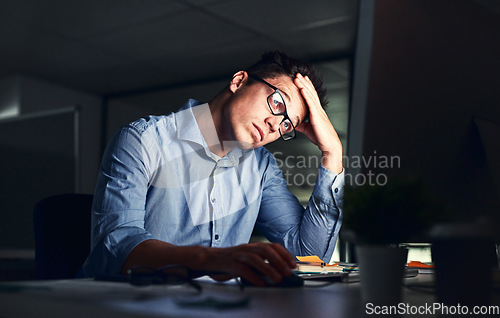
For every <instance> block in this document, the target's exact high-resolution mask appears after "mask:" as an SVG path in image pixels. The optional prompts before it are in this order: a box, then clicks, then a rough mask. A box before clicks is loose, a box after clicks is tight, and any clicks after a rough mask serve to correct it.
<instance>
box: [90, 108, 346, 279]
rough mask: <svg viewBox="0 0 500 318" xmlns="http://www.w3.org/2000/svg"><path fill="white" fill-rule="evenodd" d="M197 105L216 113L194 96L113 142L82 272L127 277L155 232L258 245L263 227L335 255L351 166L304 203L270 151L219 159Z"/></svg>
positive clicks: (284, 240)
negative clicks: (128, 263)
mask: <svg viewBox="0 0 500 318" xmlns="http://www.w3.org/2000/svg"><path fill="white" fill-rule="evenodd" d="M193 110H196V111H198V112H206V111H208V112H209V110H208V104H200V103H199V102H197V101H195V100H189V102H188V103H187V104H186V105H185V106H184V107H183V108H181V110H180V111H179V112H177V113H172V114H170V115H167V116H150V117H148V118H147V119H140V120H138V121H136V122H133V123H131V124H129V125H128V126H125V127H124V128H122V129H121V130H120V131H119V132H118V133H117V134H116V135H115V136H114V138H113V139H112V141H111V142H110V143H109V145H108V147H107V149H106V152H105V154H104V157H103V161H102V164H101V168H100V171H99V176H98V182H97V186H96V190H95V197H94V203H93V207H92V235H91V253H90V255H89V257H88V259H87V261H86V262H85V264H84V266H83V268H82V269H83V271H81V276H98V275H118V274H119V273H120V271H121V268H122V265H123V263H124V261H125V259H126V257H127V256H128V254H129V253H130V252H131V251H132V250H133V249H134V248H135V247H136V246H137V245H138V244H139V243H141V242H143V241H145V240H148V239H158V240H162V241H165V242H169V243H171V244H176V245H184V246H188V245H202V246H210V247H228V246H234V245H238V244H244V243H248V242H249V239H250V236H251V234H252V231H253V229H254V226H256V227H257V229H258V230H259V231H260V232H261V233H262V234H263V235H265V236H266V237H267V239H269V240H270V241H272V242H278V243H281V244H282V245H283V246H285V247H286V248H287V249H288V250H289V251H290V252H291V253H292V254H294V255H318V256H319V257H320V258H322V259H323V260H325V261H330V260H331V257H332V255H333V251H334V248H335V243H336V240H337V235H338V233H339V230H340V226H341V220H342V213H341V209H342V196H343V184H344V174H343V172H342V173H341V174H339V175H336V174H335V173H333V172H331V171H329V170H327V169H325V168H324V167H320V168H319V172H318V177H317V180H316V185H315V187H314V190H313V193H312V196H311V199H310V200H309V204H308V205H307V207H306V208H305V209H304V207H303V206H302V205H301V204H300V203H299V201H298V200H297V198H296V197H295V196H293V195H292V194H291V193H290V192H289V191H288V189H287V187H286V182H285V180H284V178H283V176H282V173H281V170H280V169H279V167H278V165H277V163H276V160H275V158H274V157H273V155H272V154H271V153H270V152H269V151H268V150H267V149H265V148H264V147H260V148H256V149H250V150H241V149H239V148H234V149H233V150H232V151H230V152H229V153H228V154H227V155H226V156H224V157H222V158H219V157H217V156H215V155H214V154H213V153H212V152H211V151H210V150H209V148H208V146H209V145H207V143H206V142H205V140H204V138H203V136H202V134H201V131H200V129H199V126H198V122H197V120H196V118H195V115H194V111H193ZM210 118H211V117H210ZM211 124H212V125H213V122H212V123H211ZM209 126H210V125H209ZM214 131H215V129H214Z"/></svg>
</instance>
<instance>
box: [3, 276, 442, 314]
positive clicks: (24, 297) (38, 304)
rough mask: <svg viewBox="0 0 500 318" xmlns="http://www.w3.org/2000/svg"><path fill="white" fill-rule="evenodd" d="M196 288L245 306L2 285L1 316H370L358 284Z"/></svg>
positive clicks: (164, 291) (414, 298) (419, 299)
mask: <svg viewBox="0 0 500 318" xmlns="http://www.w3.org/2000/svg"><path fill="white" fill-rule="evenodd" d="M432 279H433V275H429V274H427V275H423V274H419V275H418V276H417V277H414V278H408V279H406V281H405V282H406V283H419V282H423V283H426V282H432ZM200 284H201V285H202V286H203V292H202V294H201V295H202V296H201V297H207V296H210V297H215V298H218V299H221V300H223V299H233V300H244V299H248V302H247V304H246V305H243V306H236V307H234V308H224V309H220V308H215V307H196V306H188V307H185V306H183V305H182V300H189V299H193V298H192V297H199V296H192V295H195V294H196V292H195V291H194V289H193V288H192V287H190V286H188V285H182V286H158V285H156V286H147V287H135V286H132V285H129V284H128V283H118V282H102V281H94V280H91V279H73V280H55V281H27V282H15V283H14V282H7V283H2V284H0V317H2V318H11V317H16V318H18V317H51V318H57V317H64V318H68V317H69V318H76V317H91V318H99V317H203V318H207V317H218V318H219V317H238V318H244V317H259V318H261V317H273V318H275V317H278V318H280V317H287V318H289V317H307V318H309V317H314V318H316V317H329V318H332V317H356V318H359V317H369V316H367V315H366V314H365V307H364V305H362V304H361V301H360V296H359V292H360V291H359V283H333V284H330V285H327V286H323V287H317V286H312V285H316V284H317V282H306V285H305V286H304V287H302V288H289V289H286V288H279V289H278V288H255V287H247V288H245V289H244V290H243V291H241V290H240V289H239V288H238V286H237V284H236V283H235V282H234V281H233V282H228V283H215V282H213V281H211V280H209V279H201V281H200ZM403 295H404V296H403V302H404V303H408V304H409V305H412V306H419V305H425V304H426V303H428V304H431V303H433V302H436V301H435V296H434V294H432V293H425V292H421V291H416V290H413V289H408V288H404V289H403ZM409 316H410V315H408V317H409ZM416 317H422V315H419V316H418V315H417V316H416ZM426 317H429V316H426Z"/></svg>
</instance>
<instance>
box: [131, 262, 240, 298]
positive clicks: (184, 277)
mask: <svg viewBox="0 0 500 318" xmlns="http://www.w3.org/2000/svg"><path fill="white" fill-rule="evenodd" d="M204 275H228V274H227V273H225V272H215V271H199V270H192V269H189V268H187V267H185V266H179V265H167V266H164V267H160V268H154V267H144V266H137V267H132V268H130V269H129V270H128V271H127V276H128V281H129V282H130V284H132V285H135V286H149V285H182V284H189V285H190V286H192V287H193V288H195V289H196V290H197V291H198V292H201V291H202V287H201V285H200V284H198V283H197V282H195V281H194V280H193V279H194V278H197V277H201V276H204ZM236 282H237V283H238V285H239V286H240V289H243V285H242V284H241V282H240V280H239V279H236Z"/></svg>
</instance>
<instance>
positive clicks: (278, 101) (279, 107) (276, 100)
mask: <svg viewBox="0 0 500 318" xmlns="http://www.w3.org/2000/svg"><path fill="white" fill-rule="evenodd" d="M272 106H273V109H274V110H275V111H276V112H277V113H283V112H285V103H284V102H283V98H281V95H280V94H278V93H276V94H273V95H272Z"/></svg>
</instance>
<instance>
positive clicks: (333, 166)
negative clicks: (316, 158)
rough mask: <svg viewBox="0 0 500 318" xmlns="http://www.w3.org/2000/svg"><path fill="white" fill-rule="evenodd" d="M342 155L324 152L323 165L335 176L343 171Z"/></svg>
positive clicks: (322, 156)
mask: <svg viewBox="0 0 500 318" xmlns="http://www.w3.org/2000/svg"><path fill="white" fill-rule="evenodd" d="M341 154H342V152H340V153H333V154H332V153H331V152H325V151H324V152H323V153H322V155H321V165H322V166H323V167H324V168H326V169H328V170H330V171H332V172H334V173H335V174H340V173H341V172H342V170H343V164H342V155H341Z"/></svg>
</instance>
